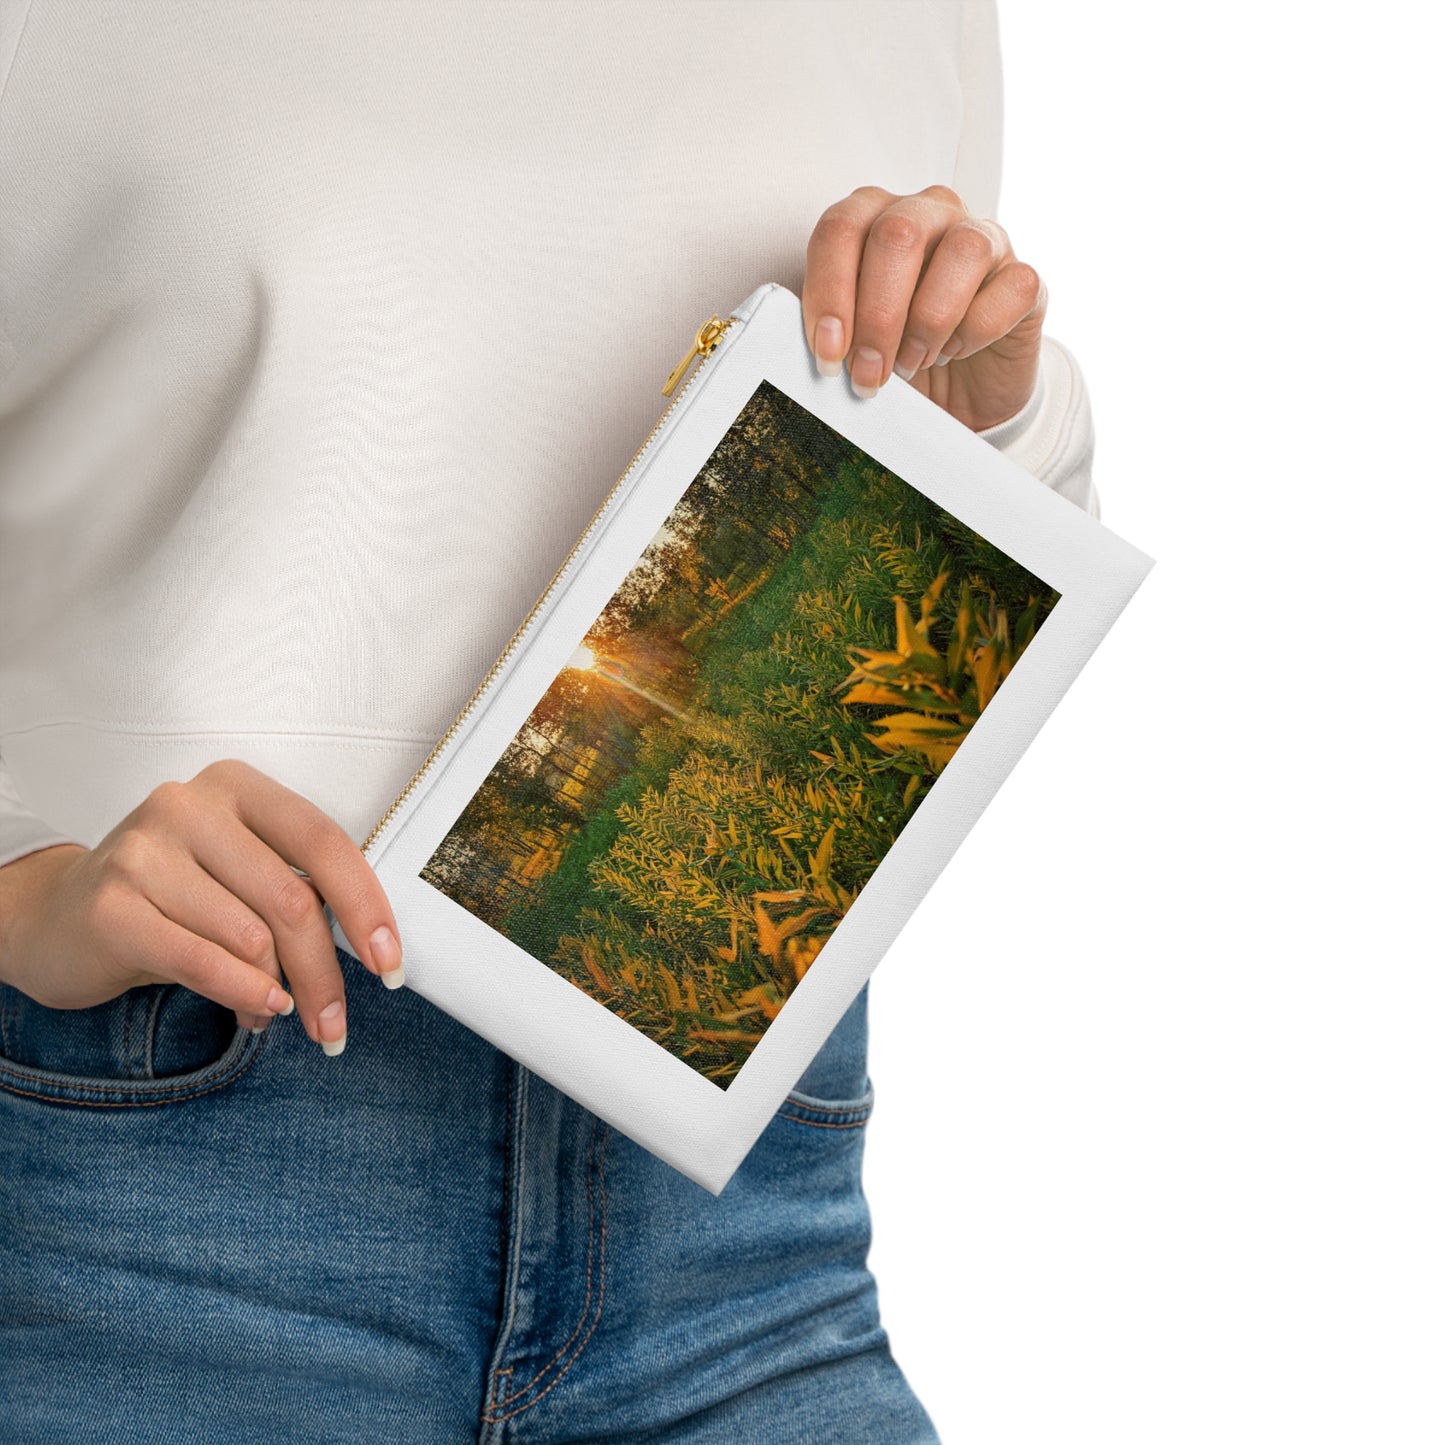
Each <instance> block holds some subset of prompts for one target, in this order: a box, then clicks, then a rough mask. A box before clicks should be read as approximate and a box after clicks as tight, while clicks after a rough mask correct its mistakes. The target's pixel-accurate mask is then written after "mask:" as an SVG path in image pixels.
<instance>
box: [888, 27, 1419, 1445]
mask: <svg viewBox="0 0 1445 1445" xmlns="http://www.w3.org/2000/svg"><path fill="white" fill-rule="evenodd" d="M1001 10H1002V14H1001V26H1002V31H1003V52H1004V73H1005V80H1006V106H1005V114H1006V124H1005V162H1004V185H1003V196H1002V202H1001V209H1000V215H999V220H1000V221H1001V222H1002V223H1003V225H1004V226H1005V227H1006V228H1007V229H1008V231H1009V233H1010V235H1011V237H1012V238H1013V240H1014V243H1015V248H1016V250H1017V252H1018V254H1019V255H1020V256H1021V257H1022V258H1023V259H1025V260H1027V261H1029V262H1031V263H1032V264H1034V265H1036V266H1037V267H1038V269H1039V271H1040V273H1041V274H1042V275H1043V276H1044V278H1045V281H1046V283H1047V285H1048V287H1049V294H1050V308H1049V319H1050V324H1049V326H1048V330H1049V331H1050V332H1051V333H1052V334H1053V335H1055V336H1057V337H1058V338H1059V339H1060V340H1061V341H1063V342H1064V343H1065V344H1066V345H1067V346H1069V347H1070V349H1071V350H1073V351H1074V353H1075V355H1076V356H1077V357H1078V358H1079V360H1080V362H1081V364H1082V366H1083V369H1084V372H1085V374H1086V376H1087V378H1088V381H1089V385H1090V390H1091V393H1092V397H1093V406H1094V417H1095V424H1096V428H1097V432H1098V452H1097V458H1096V465H1095V477H1096V480H1097V483H1098V486H1099V490H1100V495H1101V498H1102V502H1103V521H1104V524H1105V525H1106V526H1111V527H1113V528H1114V529H1115V530H1117V531H1118V532H1119V533H1120V534H1121V535H1123V536H1124V537H1126V538H1128V539H1129V540H1130V541H1132V542H1134V543H1135V544H1136V545H1137V546H1139V547H1141V548H1143V549H1144V550H1145V551H1146V552H1148V553H1150V554H1151V555H1152V556H1154V557H1155V558H1157V559H1158V565H1157V566H1156V567H1155V568H1154V571H1153V572H1152V573H1151V575H1150V576H1149V577H1148V578H1147V579H1146V580H1145V582H1144V584H1143V586H1142V587H1141V588H1140V590H1139V592H1138V593H1137V594H1136V595H1135V597H1134V599H1133V601H1132V602H1131V603H1130V604H1129V607H1128V608H1127V609H1126V611H1125V614H1124V616H1123V618H1122V619H1121V620H1120V622H1119V623H1118V624H1117V626H1116V627H1115V629H1114V631H1113V632H1112V633H1111V634H1110V636H1109V637H1108V638H1107V639H1106V640H1105V642H1104V644H1103V646H1102V647H1100V649H1099V650H1098V652H1097V653H1096V654H1095V655H1094V658H1093V659H1092V661H1091V662H1090V664H1089V666H1088V667H1087V668H1086V669H1085V672H1084V674H1083V676H1082V677H1081V678H1080V679H1079V680H1078V682H1076V683H1075V685H1074V686H1073V688H1072V689H1071V690H1070V692H1069V694H1068V696H1067V697H1066V698H1065V700H1064V703H1063V705H1062V706H1061V707H1060V708H1059V709H1058V710H1057V712H1056V713H1055V714H1054V716H1053V717H1052V718H1051V719H1050V720H1049V722H1048V723H1047V724H1046V725H1045V727H1044V729H1043V731H1042V732H1041V733H1040V735H1039V737H1038V738H1037V740H1036V741H1035V742H1034V744H1033V745H1032V747H1031V748H1030V750H1029V752H1028V753H1027V754H1026V756H1025V758H1024V760H1023V762H1022V764H1021V765H1020V766H1019V767H1018V769H1017V770H1016V771H1015V773H1014V774H1013V776H1012V777H1011V778H1010V779H1009V780H1008V781H1007V782H1006V783H1005V784H1004V786H1003V788H1002V790H1001V791H1000V793H999V794H998V796H997V797H996V798H995V800H994V801H993V803H992V804H991V805H990V807H989V809H988V810H987V811H986V812H985V814H984V816H983V819H982V820H981V821H980V823H979V824H978V825H977V827H976V828H975V829H974V831H973V833H972V834H971V835H970V837H969V838H968V840H967V841H966V842H965V844H964V845H963V848H962V849H961V850H960V852H959V854H958V855H957V857H956V858H955V859H954V860H953V863H952V865H951V866H950V869H949V870H948V871H947V872H946V873H945V875H944V877H943V878H942V879H941V880H940V882H939V883H938V884H937V885H936V887H935V888H934V889H933V891H932V893H931V894H930V895H929V898H928V900H927V901H926V902H925V904H924V905H923V906H922V908H921V909H920V910H919V912H918V913H917V914H916V915H915V917H914V919H913V921H912V922H911V923H910V925H909V927H908V929H907V930H906V931H905V932H904V934H903V935H902V937H901V938H900V940H899V941H898V943H897V944H896V945H895V946H894V948H893V949H892V950H891V951H890V953H889V955H888V957H887V958H885V959H884V961H883V963H882V964H881V965H880V967H879V970H878V972H877V974H876V975H875V977H874V982H873V985H872V990H871V992H872V1017H873V1045H872V1072H873V1078H874V1082H875V1085H876V1087H877V1091H878V1105H877V1112H876V1115H875V1119H874V1123H873V1125H872V1126H871V1127H870V1129H869V1139H868V1145H867V1150H868V1153H867V1162H866V1166H865V1169H866V1182H867V1189H868V1194H869V1198H870V1200H871V1202H872V1205H873V1211H874V1226H875V1243H874V1250H873V1255H872V1263H873V1266H874V1269H875V1271H876V1273H877V1274H878V1277H879V1281H880V1292H881V1298H882V1306H883V1320H884V1324H885V1325H886V1326H887V1327H888V1330H889V1333H890V1335H891V1337H892V1340H893V1344H894V1349H895V1352H896V1354H897V1357H898V1359H899V1361H900V1363H901V1364H902V1365H903V1367H904V1370H905V1372H906V1373H907V1375H908V1376H909V1379H910V1380H911V1382H912V1383H913V1385H914V1387H915V1388H916V1389H917V1390H918V1392H919V1394H920V1395H921V1397H922V1398H923V1400H924V1403H925V1404H926V1405H927V1406H928V1408H929V1410H930V1412H931V1413H932V1415H933V1417H934V1419H935V1422H936V1423H937V1425H938V1427H939V1430H940V1432H941V1434H942V1437H943V1439H944V1440H945V1441H946V1442H955V1441H957V1442H964V1441H967V1442H970V1445H996V1442H1000V1445H1001V1442H1048V1445H1073V1442H1078V1441H1095V1440H1097V1441H1107V1442H1109V1445H1129V1442H1140V1445H1145V1442H1147V1445H1161V1442H1167V1445H1178V1442H1192V1441H1201V1442H1204V1441H1207V1442H1209V1445H1220V1442H1226V1441H1227V1442H1230V1445H1241V1442H1269V1445H1279V1442H1284V1441H1308V1442H1310V1445H1321V1442H1336V1441H1352V1442H1353V1441H1359V1442H1369V1445H1377V1442H1389V1445H1407V1442H1416V1441H1420V1442H1427V1441H1428V1442H1431V1445H1440V1442H1441V1441H1445V974H1442V967H1441V965H1442V960H1445V945H1442V940H1441V926H1440V908H1439V899H1440V896H1441V881H1440V880H1441V872H1442V870H1441V862H1442V850H1441V844H1440V829H1441V823H1440V813H1441V804H1442V789H1441V771H1442V770H1441V765H1440V756H1441V750H1442V727H1445V709H1442V705H1441V698H1442V695H1445V687H1442V683H1441V675H1442V666H1445V665H1442V661H1441V652H1442V647H1441V640H1442V627H1445V619H1442V616H1441V589H1440V587H1439V585H1438V581H1439V579H1440V577H1441V574H1442V570H1445V569H1442V566H1441V558H1440V537H1441V521H1442V517H1441V511H1442V509H1441V505H1440V498H1441V487H1442V477H1441V460H1440V457H1441V449H1442V448H1441V442H1440V440H1439V438H1438V435H1437V433H1438V429H1439V426H1440V422H1441V418H1442V414H1445V409H1442V406H1441V390H1440V381H1441V374H1440V368H1439V366H1438V364H1437V362H1436V357H1437V356H1438V354H1439V345H1440V343H1439V339H1438V338H1439V332H1440V324H1441V309H1442V308H1441V304H1440V303H1441V283H1440V256H1441V253H1442V249H1445V237H1442V230H1441V226H1440V224H1439V217H1440V210H1441V207H1440V202H1439V195H1440V193H1441V191H1442V164H1441V157H1440V142H1441V139H1442V134H1445V127H1442V124H1441V115H1440V113H1439V110H1438V108H1437V106H1436V104H1435V103H1434V102H1432V101H1431V100H1430V99H1429V96H1430V94H1431V92H1432V91H1437V90H1438V89H1439V79H1440V77H1439V57H1440V54H1441V47H1440V38H1441V37H1440V35H1439V31H1438V26H1437V22H1436V20H1435V12H1434V11H1433V10H1432V9H1431V8H1430V7H1425V6H1413V7H1407V6H1405V5H1403V4H1397V5H1393V6H1392V5H1386V4H1377V5H1372V6H1351V7H1345V6H1343V5H1337V4H1328V3H1320V4H1313V5H1306V4H1302V3H1301V4H1279V3H1274V4H1268V3H1265V4H1261V3H1255V4H1244V3H1231V4H1223V5H1219V4H1216V5H1213V6H1209V7H1199V6H1187V7H1186V6H1178V5H1172V6H1171V5H1160V4H1158V3H1151V4H1144V3H1129V4H1109V5H1103V6H1100V5H1081V4H1079V3H1077V0H1071V3H1063V0H1047V3H1045V0H1028V3H1024V0H1003V3H1002V5H1001ZM965 200H967V197H965Z"/></svg>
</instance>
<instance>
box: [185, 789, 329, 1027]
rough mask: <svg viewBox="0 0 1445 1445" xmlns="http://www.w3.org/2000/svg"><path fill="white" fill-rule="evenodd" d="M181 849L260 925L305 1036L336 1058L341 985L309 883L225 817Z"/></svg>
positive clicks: (322, 917) (216, 819)
mask: <svg viewBox="0 0 1445 1445" xmlns="http://www.w3.org/2000/svg"><path fill="white" fill-rule="evenodd" d="M278 786H279V785H278ZM261 810H262V811H263V812H264V811H265V804H262V805H261ZM186 842H187V844H188V846H189V848H190V849H191V851H192V852H193V853H194V855H195V858H196V861H197V862H198V863H199V864H200V865H201V867H202V868H204V869H205V870H206V872H207V873H209V874H210V875H211V876H212V877H213V878H214V879H215V880H216V882H217V884H218V885H220V887H221V888H222V889H223V890H224V891H227V892H230V893H231V894H233V895H234V896H235V897H236V898H237V899H238V900H240V901H241V902H242V903H243V904H245V905H246V907H247V908H248V910H249V911H253V912H254V913H255V914H256V915H257V916H258V917H259V918H260V919H261V920H262V921H263V923H264V925H265V927H266V929H267V931H268V933H269V935H270V938H271V939H272V941H273V945H274V948H275V951H276V956H277V958H278V959H279V961H280V964H281V968H282V969H283V970H284V971H285V975H286V980H287V982H288V983H289V984H290V986H291V992H292V993H293V994H294V995H295V998H296V1007H297V1011H298V1012H299V1014H300V1017H301V1023H302V1025H303V1027H304V1028H305V1030H306V1033H307V1035H308V1036H309V1037H310V1038H311V1040H312V1041H313V1042H314V1043H318V1044H321V1045H322V1046H323V1047H326V1046H327V1045H332V1047H330V1048H327V1049H326V1051H327V1053H340V1052H341V1049H342V1048H344V1047H345V1043H346V985H345V981H344V979H343V978H342V974H341V965H340V963H339V962H338V961H337V957H336V944H335V942H334V940H333V939H332V937H331V930H330V928H329V927H328V926H327V923H326V915H325V914H324V913H323V912H322V901H321V898H320V896H319V895H318V893H317V890H316V888H315V887H314V886H313V884H312V882H311V880H310V879H307V878H303V877H302V876H301V875H300V874H298V873H297V872H296V871H295V870H294V869H293V868H292V867H291V866H290V865H289V864H288V863H287V861H286V859H285V858H284V857H282V856H281V855H280V854H279V853H277V852H276V850H275V849H274V847H273V846H271V845H269V844H268V843H267V842H266V841H264V840H263V839H262V838H261V837H259V836H257V834H256V833H255V831H253V829H251V828H248V827H247V826H245V825H243V824H242V823H240V822H234V821H231V820H230V818H229V815H227V814H226V813H224V812H220V813H218V814H217V815H216V816H215V817H214V818H213V819H211V820H210V825H209V826H208V827H207V829H206V830H205V831H204V832H203V833H200V834H195V835H192V836H189V837H188V838H187V839H186ZM350 936H351V935H350V934H349V933H348V934H347V937H348V938H349V937H350Z"/></svg>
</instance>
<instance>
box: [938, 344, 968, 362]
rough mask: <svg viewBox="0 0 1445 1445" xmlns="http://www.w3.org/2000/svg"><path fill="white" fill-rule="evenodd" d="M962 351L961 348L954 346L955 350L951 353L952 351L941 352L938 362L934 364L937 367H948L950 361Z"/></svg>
mask: <svg viewBox="0 0 1445 1445" xmlns="http://www.w3.org/2000/svg"><path fill="white" fill-rule="evenodd" d="M961 350H962V348H961V347H959V346H954V347H953V350H952V351H951V352H950V351H940V352H939V353H938V360H937V361H935V362H934V363H933V364H934V365H935V366H947V365H948V363H949V362H950V361H952V360H953V358H954V357H955V356H957V355H958V353H959V352H960V351H961Z"/></svg>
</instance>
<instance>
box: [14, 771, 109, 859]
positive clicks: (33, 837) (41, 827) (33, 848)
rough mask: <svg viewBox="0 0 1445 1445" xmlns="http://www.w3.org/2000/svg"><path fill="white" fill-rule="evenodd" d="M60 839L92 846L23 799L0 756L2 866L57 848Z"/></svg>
mask: <svg viewBox="0 0 1445 1445" xmlns="http://www.w3.org/2000/svg"><path fill="white" fill-rule="evenodd" d="M57 843H79V844H80V846H81V847H82V848H84V847H87V846H88V845H87V844H85V843H82V842H81V840H80V839H79V838H72V837H70V836H69V835H68V834H65V833H61V832H58V831H57V830H56V829H54V828H52V827H51V826H50V824H49V823H47V822H46V821H45V820H44V819H43V818H38V817H36V815H35V814H34V813H32V812H31V811H30V809H29V808H27V807H26V806H25V804H24V803H22V802H21V801H20V794H19V792H18V791H17V790H16V788H15V780H14V779H13V778H12V777H11V776H10V771H9V769H8V768H6V766H5V763H4V760H3V759H0V868H3V867H4V866H5V865H6V864H7V863H14V862H15V861H16V859H17V858H23V857H25V855H26V854H27V853H35V852H38V851H39V850H40V849H41V848H53V847H55V845H56V844H57Z"/></svg>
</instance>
